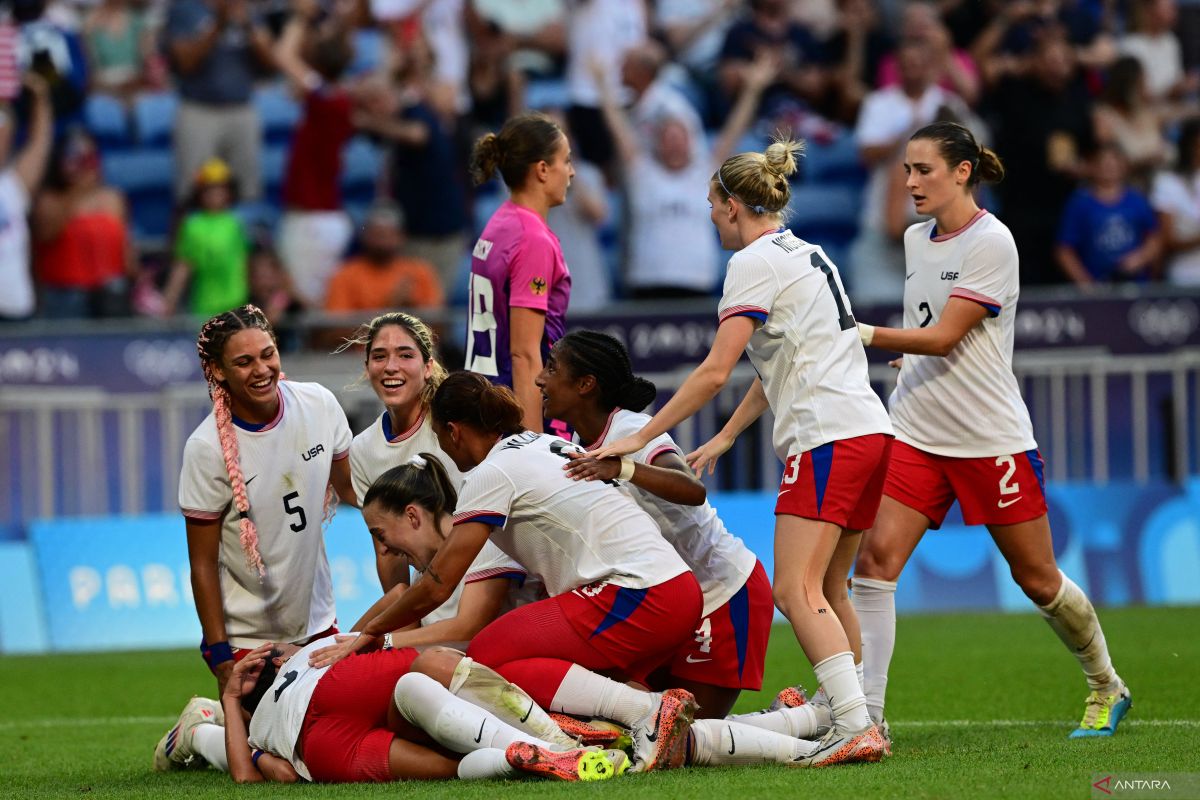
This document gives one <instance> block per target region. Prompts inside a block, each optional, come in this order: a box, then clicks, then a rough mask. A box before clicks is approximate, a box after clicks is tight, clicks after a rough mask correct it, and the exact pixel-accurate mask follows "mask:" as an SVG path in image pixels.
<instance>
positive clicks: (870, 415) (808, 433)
mask: <svg viewBox="0 0 1200 800" xmlns="http://www.w3.org/2000/svg"><path fill="white" fill-rule="evenodd" d="M717 312H718V315H719V318H720V321H721V322H724V321H725V320H727V319H729V318H730V317H734V316H738V315H743V316H748V317H752V318H753V319H755V320H757V321H758V322H760V323H761V324H760V325H759V326H758V328H757V329H756V330H755V331H754V334H753V335H752V336H751V337H750V342H749V343H748V344H747V345H746V354H747V355H749V356H750V361H751V363H752V364H753V365H754V368H755V369H756V370H757V371H758V375H759V377H760V378H762V383H763V389H764V390H765V392H766V395H767V400H768V401H769V402H770V405H771V411H772V412H773V413H774V415H775V430H774V436H773V439H774V443H775V453H776V455H778V456H779V459H780V460H781V461H786V460H787V458H788V456H791V455H795V454H798V453H803V452H805V451H808V450H811V449H813V448H814V447H817V446H819V445H822V444H825V443H826V442H832V441H837V440H839V439H851V438H853V437H855V436H866V435H867V434H871V433H886V434H890V433H891V432H892V426H891V423H890V422H888V417H887V412H886V411H885V410H884V408H883V403H882V402H880V400H879V397H878V396H877V395H876V394H875V392H874V391H873V390H872V389H871V384H870V382H869V381H868V379H867V355H866V352H865V351H864V350H863V346H862V342H861V341H859V338H858V329H857V327H856V326H855V323H854V315H853V313H852V312H851V309H850V300H849V299H848V298H847V297H846V293H845V291H843V289H842V281H841V277H840V276H839V274H838V270H837V267H835V266H834V265H833V263H832V262H830V260H829V259H828V257H826V255H825V253H824V251H823V250H821V248H820V247H818V246H816V245H814V244H809V243H808V242H806V241H804V240H803V239H798V238H796V237H795V236H794V235H792V233H791V231H788V230H781V231H777V232H773V233H768V234H766V235H764V236H761V237H759V238H758V239H756V240H755V241H753V242H751V243H750V244H748V245H747V246H746V247H744V248H742V249H741V250H739V251H738V252H737V253H734V255H733V257H732V258H731V259H729V272H728V274H726V276H725V290H724V294H723V295H722V296H721V303H720V305H719V306H718V308H717Z"/></svg>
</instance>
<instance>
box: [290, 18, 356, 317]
mask: <svg viewBox="0 0 1200 800" xmlns="http://www.w3.org/2000/svg"><path fill="white" fill-rule="evenodd" d="M353 5H354V4H352V3H344V2H342V3H338V4H337V5H336V6H335V7H334V10H333V12H332V13H331V14H330V15H329V16H328V17H326V18H325V19H323V20H322V21H320V22H318V19H319V18H320V16H321V13H322V12H321V5H320V3H318V2H317V0H303V2H298V3H296V4H295V13H294V14H293V16H292V17H291V19H289V20H288V23H287V25H286V26H285V28H284V31H283V35H282V36H281V37H280V39H279V43H278V44H277V45H276V49H275V58H276V61H277V63H278V64H279V69H280V71H281V72H283V74H284V75H286V76H287V78H288V80H289V82H290V83H291V84H292V88H293V90H294V91H295V92H296V94H297V95H298V96H299V97H300V98H301V102H302V104H303V108H304V111H303V116H302V117H301V119H300V123H299V124H298V125H297V126H296V130H295V133H294V134H293V138H292V147H291V152H290V153H289V155H288V164H287V172H286V173H285V175H284V183H283V205H284V208H285V213H284V216H283V221H282V224H281V227H280V231H279V251H280V256H281V257H282V258H283V263H284V265H285V266H286V267H287V269H288V271H289V273H291V276H292V280H293V282H294V284H295V287H296V290H297V292H298V293H299V295H300V298H301V299H302V300H303V301H304V302H305V303H306V304H307V305H310V306H315V307H319V306H321V305H322V303H323V301H324V299H325V287H326V283H327V282H328V281H329V276H330V275H331V274H332V273H333V271H334V269H335V268H336V267H337V264H338V261H339V260H340V259H341V257H342V254H343V253H344V252H345V250H346V246H347V245H348V244H349V243H350V239H351V237H352V235H353V232H354V229H353V226H352V225H351V223H350V218H349V217H348V216H347V215H346V212H345V211H344V210H343V207H342V194H341V188H340V184H341V177H342V147H343V146H344V145H345V144H346V142H347V141H348V140H349V139H350V137H351V136H352V135H353V134H354V126H353V121H352V115H353V112H354V100H353V97H352V96H351V94H350V92H349V91H348V90H347V88H346V87H345V86H342V85H341V84H339V82H338V81H339V80H340V78H341V77H342V74H343V73H344V72H345V71H346V68H347V67H348V66H349V65H350V62H351V61H352V59H353V57H354V50H353V46H352V45H351V43H350V34H351V31H352V30H353V21H354V18H353Z"/></svg>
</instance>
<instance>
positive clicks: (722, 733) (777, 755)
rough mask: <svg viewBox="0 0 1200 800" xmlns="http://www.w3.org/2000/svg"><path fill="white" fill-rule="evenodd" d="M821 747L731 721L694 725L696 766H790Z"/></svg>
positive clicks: (708, 720) (706, 720)
mask: <svg viewBox="0 0 1200 800" xmlns="http://www.w3.org/2000/svg"><path fill="white" fill-rule="evenodd" d="M818 746H819V745H818V744H817V743H816V742H806V741H804V740H803V739H795V738H792V737H791V736H785V735H783V734H781V733H775V732H774V731H768V730H763V729H762V728H756V727H753V726H751V725H742V724H741V723H738V722H733V721H731V720H727V719H698V720H696V721H695V722H693V723H692V764H693V765H696V766H704V767H715V766H741V765H747V764H790V763H791V762H793V761H795V760H797V759H800V758H804V757H806V756H810V755H812V754H813V753H814V752H816V749H817V747H818Z"/></svg>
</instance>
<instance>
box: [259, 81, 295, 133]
mask: <svg viewBox="0 0 1200 800" xmlns="http://www.w3.org/2000/svg"><path fill="white" fill-rule="evenodd" d="M254 107H255V108H256V109H258V115H259V117H260V118H261V119H262V128H263V137H264V138H265V139H266V141H267V142H268V143H271V144H282V143H286V142H287V141H289V140H290V139H291V138H292V129H293V128H295V127H296V123H297V122H299V121H300V104H299V103H297V102H296V98H294V97H293V96H292V93H291V92H290V91H288V89H287V87H286V86H284V85H283V84H272V85H270V86H263V87H261V88H259V89H256V90H255V91H254Z"/></svg>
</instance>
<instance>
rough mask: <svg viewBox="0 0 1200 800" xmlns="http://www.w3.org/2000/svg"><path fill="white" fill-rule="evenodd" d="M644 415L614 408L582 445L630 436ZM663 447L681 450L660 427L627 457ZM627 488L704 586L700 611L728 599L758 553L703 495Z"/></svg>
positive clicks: (650, 455)
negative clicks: (675, 496)
mask: <svg viewBox="0 0 1200 800" xmlns="http://www.w3.org/2000/svg"><path fill="white" fill-rule="evenodd" d="M649 421H650V416H649V415H647V414H639V413H637V412H636V411H628V410H626V409H623V408H619V409H615V410H614V411H613V413H612V414H610V415H609V417H608V424H607V425H605V427H604V431H603V432H602V433H601V434H600V437H599V438H598V439H596V441H595V442H593V443H592V444H590V445H589V446H588V447H587V448H585V449H587V450H594V449H596V448H598V447H600V446H602V445H605V444H608V443H609V442H615V441H616V440H617V439H620V438H622V437H624V436H632V435H633V434H635V433H637V432H638V431H640V430H641V429H642V428H644V427H645V426H646V423H647V422H649ZM663 453H676V454H678V455H680V456H682V455H683V453H682V452H681V451H680V449H679V446H678V445H676V444H675V441H674V440H673V439H672V438H671V437H670V436H668V435H667V434H665V433H664V434H662V435H661V436H657V437H655V438H654V439H653V440H651V442H650V443H649V444H647V445H646V446H645V447H643V448H642V449H641V450H638V451H637V452H636V453H631V454H630V458H632V459H633V460H634V461H636V462H637V463H639V464H651V463H653V462H654V459H656V458H658V457H659V456H661V455H662V454H663ZM627 488H628V489H629V492H630V494H632V495H633V499H634V500H636V501H637V504H638V505H639V506H641V507H642V508H643V509H644V510H645V511H646V513H647V514H649V515H650V516H651V518H653V519H654V521H655V522H657V523H658V527H659V529H660V530H661V531H662V535H663V538H664V539H666V540H667V541H668V542H670V543H671V546H672V547H674V548H675V552H677V553H679V555H680V556H681V557H682V558H683V561H684V563H685V564H687V565H688V568H689V569H691V571H692V573H693V574H695V576H696V580H697V582H699V584H700V590H701V591H702V592H704V614H703V615H704V616H706V617H707V616H708V615H709V614H711V613H713V612H714V611H716V610H717V609H718V608H720V607H721V606H723V605H725V603H727V602H729V598H731V597H733V596H734V595H735V594H736V593H737V591H738V590H739V589H741V588H742V586H744V585H745V583H746V580H747V579H748V578H749V577H750V573H751V572H753V571H754V565H755V564H756V563H757V562H758V559H757V557H755V555H754V553H752V552H750V549H749V548H748V547H746V545H745V544H743V543H742V540H741V539H739V538H737V537H736V536H734V535H733V534H731V533H730V532H729V531H727V530H726V529H725V523H723V522H721V518H720V517H718V516H717V512H716V509H714V508H713V507H712V506H711V505H710V504H709V503H708V501H707V500H706V501H705V502H704V503H702V504H701V505H698V506H683V505H679V504H678V503H672V502H670V501H669V500H664V499H662V498H661V497H659V496H658V495H655V494H651V493H650V492H647V491H645V490H643V489H640V488H638V487H637V486H634V485H633V484H632V483H630V484H628V485H627Z"/></svg>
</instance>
